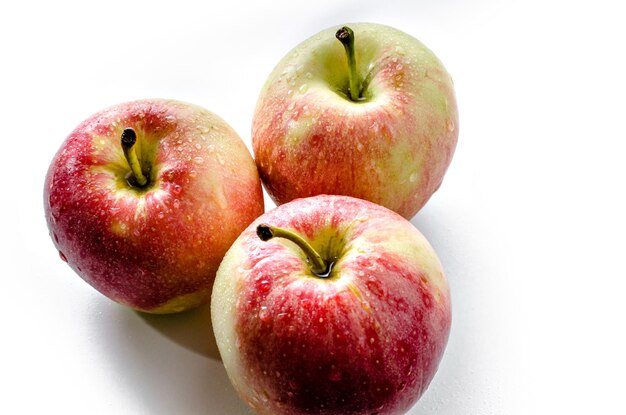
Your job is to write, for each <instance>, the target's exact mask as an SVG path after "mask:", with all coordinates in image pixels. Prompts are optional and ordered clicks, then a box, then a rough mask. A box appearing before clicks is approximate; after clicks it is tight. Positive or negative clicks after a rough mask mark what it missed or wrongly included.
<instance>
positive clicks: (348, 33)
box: [335, 26, 361, 101]
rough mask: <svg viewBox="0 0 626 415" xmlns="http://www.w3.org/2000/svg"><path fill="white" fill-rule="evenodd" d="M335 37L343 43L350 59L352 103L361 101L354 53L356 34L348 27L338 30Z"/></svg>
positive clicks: (349, 71) (349, 72) (349, 77)
mask: <svg viewBox="0 0 626 415" xmlns="http://www.w3.org/2000/svg"><path fill="white" fill-rule="evenodd" d="M335 37H336V38H337V39H338V40H339V41H340V42H341V44H342V45H343V47H344V49H345V50H346V57H347V58H348V81H349V83H350V86H349V90H350V91H349V92H350V95H349V96H350V99H351V100H352V101H360V100H361V86H360V85H359V84H360V82H359V75H358V74H357V72H356V58H355V52H354V32H353V31H352V29H350V28H349V27H348V26H344V27H342V28H341V29H339V30H337V33H335Z"/></svg>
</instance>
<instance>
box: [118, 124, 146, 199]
mask: <svg viewBox="0 0 626 415" xmlns="http://www.w3.org/2000/svg"><path fill="white" fill-rule="evenodd" d="M121 142H122V149H123V150H124V157H126V161H127V162H128V165H129V166H130V170H131V172H132V179H133V180H132V182H131V181H129V183H131V185H134V183H136V184H137V185H138V186H139V187H144V186H145V185H147V184H148V179H147V178H146V176H144V174H143V172H142V171H141V163H139V159H138V158H137V152H136V151H135V143H136V142H137V134H136V133H135V130H133V129H132V128H126V129H125V130H124V131H122V138H121ZM133 182H134V183H133Z"/></svg>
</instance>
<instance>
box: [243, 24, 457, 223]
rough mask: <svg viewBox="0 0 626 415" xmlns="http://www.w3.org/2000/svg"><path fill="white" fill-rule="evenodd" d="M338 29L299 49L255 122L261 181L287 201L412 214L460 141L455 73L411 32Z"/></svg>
mask: <svg viewBox="0 0 626 415" xmlns="http://www.w3.org/2000/svg"><path fill="white" fill-rule="evenodd" d="M337 29H338V28H336V27H335V28H330V29H327V30H324V31H322V32H321V33H318V34H317V35H315V36H313V37H311V38H310V39H308V40H306V41H304V42H303V43H301V44H300V45H298V46H296V47H295V48H294V49H293V50H292V51H291V52H289V53H288V54H287V55H286V56H285V57H284V58H283V59H282V61H281V62H280V63H279V64H278V65H277V66H276V68H275V69H274V70H273V72H272V73H271V74H270V76H269V78H268V80H267V81H266V83H265V85H264V87H263V89H262V91H261V93H260V97H259V99H258V103H257V107H256V111H255V114H254V119H253V124H252V143H253V149H254V154H255V159H256V163H257V165H258V168H259V173H260V176H261V179H262V180H263V183H264V185H265V187H266V189H267V191H268V193H269V195H270V196H271V197H272V199H273V200H274V201H275V202H276V203H278V204H281V203H285V202H288V201H290V200H293V199H295V198H299V197H308V196H313V195H317V194H340V195H349V196H354V197H358V198H361V199H366V200H369V201H372V202H375V203H377V204H380V205H383V206H385V207H387V208H389V209H392V210H394V211H396V212H397V213H399V214H401V215H402V216H404V217H405V218H410V217H412V216H413V215H415V213H416V212H417V211H418V210H419V209H420V208H421V207H422V206H423V205H424V204H425V203H426V202H427V201H428V199H429V198H430V197H431V195H432V194H433V192H435V191H436V190H437V189H438V188H439V186H440V184H441V182H442V180H443V177H444V174H445V172H446V170H447V168H448V165H449V164H450V161H451V159H452V155H453V153H454V149H455V147H456V143H457V138H458V133H459V121H458V112H457V104H456V99H455V94H454V87H453V83H452V79H451V78H450V75H449V74H448V72H447V71H446V69H445V68H444V66H443V64H442V63H441V62H440V61H439V59H438V58H437V57H436V56H435V55H434V54H433V52H431V51H430V50H429V49H428V48H426V46H424V45H423V44H422V43H420V42H419V41H418V40H417V39H415V38H413V37H411V36H410V35H408V34H406V33H403V32H401V31H399V30H396V29H393V28H391V27H388V26H383V25H379V24H366V23H358V24H357V23H355V24H350V25H349V27H342V28H339V30H337ZM338 39H339V40H338Z"/></svg>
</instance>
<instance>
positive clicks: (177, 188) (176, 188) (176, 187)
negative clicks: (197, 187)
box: [172, 184, 183, 195]
mask: <svg viewBox="0 0 626 415" xmlns="http://www.w3.org/2000/svg"><path fill="white" fill-rule="evenodd" d="M182 190H183V188H182V187H181V186H180V185H179V184H175V185H174V186H173V187H172V193H174V194H175V195H179V194H180V192H181V191H182Z"/></svg>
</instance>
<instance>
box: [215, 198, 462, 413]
mask: <svg viewBox="0 0 626 415" xmlns="http://www.w3.org/2000/svg"><path fill="white" fill-rule="evenodd" d="M259 224H268V225H271V226H276V227H279V228H283V229H286V230H289V231H292V232H295V233H296V234H298V235H300V236H301V237H302V238H304V239H305V240H306V241H307V242H308V243H309V244H310V245H311V246H312V247H313V248H314V249H315V250H317V252H319V253H320V255H321V256H322V258H323V259H324V260H325V261H326V262H327V263H328V262H332V263H333V267H332V270H331V272H330V274H329V275H328V276H327V277H325V278H323V277H320V276H318V275H316V274H314V273H313V272H312V271H311V269H310V268H309V263H308V259H307V256H306V255H305V254H304V253H303V251H302V250H301V249H300V248H299V247H298V246H297V245H295V244H294V243H293V242H291V241H290V240H287V239H281V238H273V239H271V240H269V241H266V242H264V241H262V240H261V239H259V237H258V236H257V233H256V230H257V226H258V225H259ZM211 315H212V322H213V329H214V333H215V338H216V340H217V345H218V347H219V351H220V354H221V356H222V360H223V362H224V365H225V367H226V370H227V373H228V376H229V378H230V380H231V382H232V384H233V385H234V387H235V389H236V390H237V391H238V392H239V394H240V396H241V397H242V398H243V400H245V401H246V402H247V403H248V404H249V405H250V406H251V407H252V408H253V409H254V410H255V411H256V412H257V413H258V414H260V415H270V414H271V415H304V414H324V415H345V414H350V415H371V414H379V415H398V414H404V413H405V412H406V411H408V410H409V408H411V406H412V405H413V404H415V402H416V401H417V400H418V399H419V397H420V396H421V395H422V393H423V392H424V391H425V390H426V388H427V386H428V384H429V383H430V381H431V379H432V378H433V376H434V375H435V372H436V371H437V368H438V364H439V362H440V359H441V357H442V354H443V352H444V349H445V345H446V343H447V339H448V335H449V331H450V322H451V314H450V295H449V290H448V284H447V282H446V278H445V276H444V274H443V270H442V267H441V263H440V262H439V260H438V258H437V255H436V254H435V252H434V251H433V249H432V247H431V246H430V245H429V243H428V242H427V241H426V239H425V238H424V237H423V236H422V234H421V233H420V232H419V231H418V230H417V229H416V228H415V227H414V226H413V225H412V224H411V223H410V222H408V221H407V220H406V219H404V218H403V217H402V216H400V215H398V214H396V213H394V212H392V211H390V210H389V209H386V208H384V207H382V206H379V205H375V204H373V203H371V202H368V201H365V200H361V199H356V198H351V197H347V196H326V195H320V196H315V197H311V198H306V199H297V200H294V201H292V202H289V203H286V204H283V205H281V206H279V207H278V208H276V209H274V210H272V211H270V212H268V213H266V214H264V215H263V216H261V217H260V218H258V219H257V220H256V221H254V222H253V223H252V224H251V225H250V226H249V227H248V228H247V229H246V230H245V231H244V232H243V233H242V234H241V235H240V236H239V238H238V239H237V240H236V241H235V242H234V244H233V245H232V247H231V248H230V250H229V251H228V253H227V254H226V256H225V257H224V260H223V261H222V264H221V265H220V268H219V270H218V272H217V277H216V279H215V284H214V287H213V294H212V299H211Z"/></svg>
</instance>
